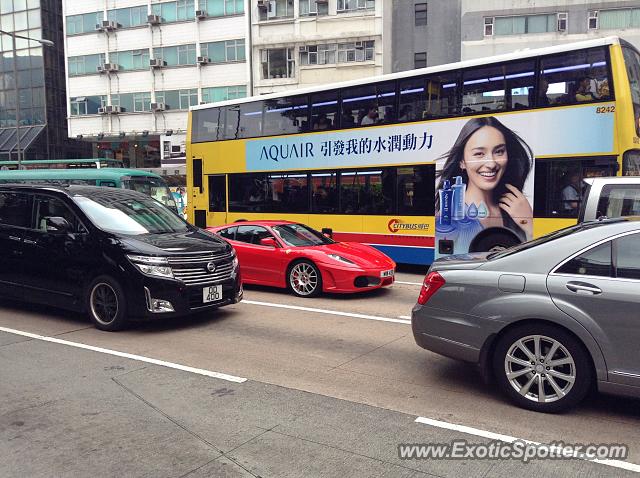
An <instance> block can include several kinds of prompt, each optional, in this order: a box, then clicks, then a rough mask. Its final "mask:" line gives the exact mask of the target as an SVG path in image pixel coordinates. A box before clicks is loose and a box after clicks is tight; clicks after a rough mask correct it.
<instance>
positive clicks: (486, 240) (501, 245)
mask: <svg viewBox="0 0 640 478" xmlns="http://www.w3.org/2000/svg"><path fill="white" fill-rule="evenodd" d="M517 244H520V241H518V240H517V239H516V238H515V237H514V236H512V235H511V234H507V233H504V232H496V233H494V234H491V235H490V236H486V237H483V238H481V239H480V240H479V241H478V242H476V243H475V244H474V245H473V246H472V247H471V248H470V250H469V252H487V251H489V252H498V251H504V250H505V249H508V248H510V247H511V246H515V245H517Z"/></svg>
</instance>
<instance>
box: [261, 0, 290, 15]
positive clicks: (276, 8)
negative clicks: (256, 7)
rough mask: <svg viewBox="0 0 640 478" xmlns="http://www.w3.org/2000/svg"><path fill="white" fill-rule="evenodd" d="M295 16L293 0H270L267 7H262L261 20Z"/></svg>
mask: <svg viewBox="0 0 640 478" xmlns="http://www.w3.org/2000/svg"><path fill="white" fill-rule="evenodd" d="M276 18H293V0H269V4H268V6H267V8H261V9H260V20H271V19H276Z"/></svg>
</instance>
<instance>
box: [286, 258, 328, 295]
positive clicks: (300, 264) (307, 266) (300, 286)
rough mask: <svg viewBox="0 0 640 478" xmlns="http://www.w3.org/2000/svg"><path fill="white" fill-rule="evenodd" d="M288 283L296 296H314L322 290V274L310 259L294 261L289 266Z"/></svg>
mask: <svg viewBox="0 0 640 478" xmlns="http://www.w3.org/2000/svg"><path fill="white" fill-rule="evenodd" d="M288 283H289V288H290V289H291V291H292V292H293V293H294V294H295V295H297V296H298V297H315V296H317V295H318V294H319V293H320V292H321V291H322V276H321V275H320V271H319V270H318V268H317V267H316V265H315V264H313V263H312V262H310V261H297V262H294V263H293V264H292V265H291V267H290V268H289V274H288Z"/></svg>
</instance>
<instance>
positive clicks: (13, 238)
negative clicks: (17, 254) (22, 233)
mask: <svg viewBox="0 0 640 478" xmlns="http://www.w3.org/2000/svg"><path fill="white" fill-rule="evenodd" d="M9 239H11V240H12V241H20V240H21V239H20V238H19V237H18V236H9Z"/></svg>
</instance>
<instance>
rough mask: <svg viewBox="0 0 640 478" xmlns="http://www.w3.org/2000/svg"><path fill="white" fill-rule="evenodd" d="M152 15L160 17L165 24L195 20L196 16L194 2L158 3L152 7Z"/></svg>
mask: <svg viewBox="0 0 640 478" xmlns="http://www.w3.org/2000/svg"><path fill="white" fill-rule="evenodd" d="M151 13H153V14H154V15H159V16H160V17H161V18H162V22H163V23H171V22H180V21H185V20H193V19H194V18H195V16H196V11H195V6H194V0H177V1H176V2H165V3H156V4H153V5H151Z"/></svg>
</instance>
